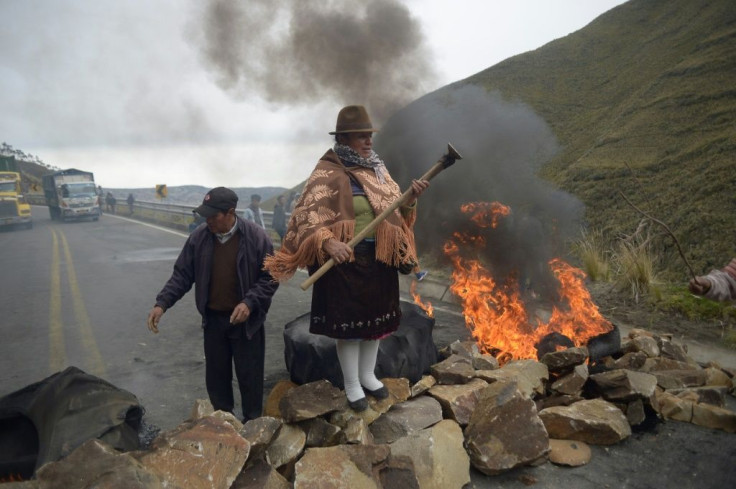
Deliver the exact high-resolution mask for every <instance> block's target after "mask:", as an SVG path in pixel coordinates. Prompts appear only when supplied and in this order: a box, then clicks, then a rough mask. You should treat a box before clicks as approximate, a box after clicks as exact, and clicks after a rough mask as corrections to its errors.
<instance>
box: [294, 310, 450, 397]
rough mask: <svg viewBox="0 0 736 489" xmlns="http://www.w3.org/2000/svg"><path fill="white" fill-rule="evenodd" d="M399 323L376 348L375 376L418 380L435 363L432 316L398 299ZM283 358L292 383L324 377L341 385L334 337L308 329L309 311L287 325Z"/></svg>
mask: <svg viewBox="0 0 736 489" xmlns="http://www.w3.org/2000/svg"><path fill="white" fill-rule="evenodd" d="M401 314H402V316H401V324H400V325H399V329H398V330H397V331H396V332H395V333H394V334H392V335H390V336H388V337H386V338H384V339H382V340H381V343H380V344H379V347H378V359H377V362H376V376H377V377H378V378H379V379H380V378H384V377H391V378H400V377H403V378H407V379H409V381H410V382H412V383H413V382H417V381H418V380H419V379H421V377H422V375H423V374H425V373H429V368H430V366H432V365H434V364H435V363H437V360H438V355H437V347H436V346H435V344H434V340H433V339H432V329H433V328H434V318H430V317H427V315H426V314H425V313H424V311H422V309H421V308H420V307H419V306H417V305H416V304H412V303H410V302H407V301H401ZM284 357H285V360H286V368H287V369H288V370H289V376H290V378H291V381H292V382H295V383H297V384H306V383H308V382H313V381H315V380H320V379H326V380H329V381H330V382H331V383H332V384H333V385H335V386H337V387H339V388H341V389H342V388H343V379H342V371H341V370H340V364H339V362H338V360H337V351H336V350H335V340H333V339H332V338H328V337H326V336H320V335H314V334H311V333H310V332H309V314H304V315H302V316H299V317H298V318H296V319H294V320H293V321H291V322H289V323H287V324H286V327H285V329H284Z"/></svg>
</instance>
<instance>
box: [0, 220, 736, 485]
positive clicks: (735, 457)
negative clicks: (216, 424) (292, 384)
mask: <svg viewBox="0 0 736 489" xmlns="http://www.w3.org/2000/svg"><path fill="white" fill-rule="evenodd" d="M33 216H34V227H33V229H30V230H17V231H11V232H0V249H2V253H0V270H2V273H0V290H1V291H2V293H0V311H1V312H2V314H1V315H0V317H1V319H0V333H1V338H2V340H1V341H0V371H1V372H3V374H2V376H1V377H0V396H3V395H5V394H8V393H10V392H13V391H15V390H17V389H21V388H23V387H25V386H26V385H28V384H31V383H33V382H37V381H39V380H42V379H44V378H46V377H47V376H49V375H51V374H52V373H55V372H57V371H59V370H61V369H63V368H64V367H66V366H70V365H73V366H76V367H78V368H80V369H82V370H84V371H86V372H88V373H91V374H94V375H97V376H99V377H102V378H104V379H105V380H107V381H109V382H110V383H112V384H114V385H116V386H117V387H119V388H122V389H125V390H128V391H130V392H132V393H133V394H135V395H136V396H137V397H138V399H139V400H140V402H141V404H142V405H143V406H144V407H145V409H146V416H145V419H146V421H147V422H148V423H150V424H152V425H155V426H158V427H160V428H161V429H163V430H167V429H170V428H173V427H175V426H177V425H178V424H179V423H180V422H181V421H183V420H184V419H186V418H187V417H188V416H189V413H190V411H191V407H192V405H193V403H194V401H195V399H198V398H207V393H206V390H205V387H204V356H203V351H202V337H201V334H202V333H201V328H200V318H199V315H198V313H197V312H196V309H195V307H194V302H193V294H192V293H189V294H187V295H186V296H185V297H184V298H183V299H182V300H181V301H180V302H179V303H178V304H177V305H176V306H175V307H173V308H171V309H170V310H169V311H167V312H166V314H165V315H164V317H163V319H162V321H161V324H160V325H159V330H160V333H159V334H158V335H154V334H152V333H150V332H149V331H148V329H147V327H146V325H145V321H146V317H147V315H148V311H149V310H150V308H151V306H152V305H153V301H154V298H155V296H156V294H157V292H158V291H159V290H160V288H161V287H162V286H163V284H164V282H165V281H166V279H167V278H168V277H169V275H170V273H171V269H172V265H173V262H174V260H175V258H176V256H177V254H178V252H179V250H180V248H181V246H182V245H183V244H184V241H185V239H186V235H185V234H183V233H180V232H177V231H171V230H166V229H163V228H159V227H156V226H151V225H147V224H145V223H141V222H137V221H133V220H129V219H126V218H122V217H117V216H110V215H104V216H102V218H101V219H100V220H99V221H98V222H74V223H57V222H52V221H51V220H50V219H49V218H48V211H47V210H46V209H45V208H43V207H34V208H33ZM302 277H304V276H297V277H296V278H295V279H294V280H292V281H291V282H289V283H287V284H284V285H282V286H281V287H280V288H279V290H278V292H277V293H276V295H275V296H274V301H273V306H272V308H271V311H270V313H269V316H268V320H267V323H266V332H267V336H266V349H267V351H266V382H265V384H266V385H265V387H266V391H267V392H268V390H269V389H270V388H271V387H272V386H273V385H274V384H275V383H276V382H277V381H279V380H281V379H286V378H288V372H287V371H286V368H285V365H284V358H283V337H282V331H283V326H284V325H285V324H286V323H287V322H289V321H291V320H292V319H294V318H296V317H298V316H300V315H301V314H303V313H305V312H307V311H308V309H309V300H310V293H309V292H304V291H302V290H301V289H300V288H299V286H298V284H299V283H300V282H301V278H302ZM404 292H407V291H404ZM405 298H407V299H408V296H405ZM434 305H435V306H436V308H437V310H436V325H435V330H434V333H433V335H434V339H435V343H436V344H437V346H439V347H442V346H444V345H446V344H448V343H450V342H451V341H454V340H455V339H466V338H468V333H467V331H466V329H465V327H464V325H463V321H462V318H461V316H460V315H459V314H458V309H457V307H456V306H454V305H453V304H448V303H442V302H440V303H437V302H435V303H434ZM731 358H733V357H731ZM236 398H237V396H236ZM734 404H735V403H734V400H733V399H731V400H730V407H731V409H734V407H735V406H734ZM236 412H239V406H236ZM592 449H593V459H592V461H591V462H590V464H588V465H586V466H583V467H578V468H574V469H570V468H560V467H557V466H554V465H552V464H549V463H547V464H544V465H542V466H540V467H525V468H520V469H517V470H514V471H511V472H508V473H505V474H502V475H500V476H494V477H489V476H485V475H483V474H481V473H479V472H477V471H474V470H472V471H471V476H472V486H473V487H475V488H490V487H498V488H519V489H521V488H525V487H527V486H529V485H532V486H533V487H539V488H553V489H555V488H556V489H562V488H564V489H570V488H591V489H592V488H595V489H600V488H607V487H611V488H614V487H615V488H632V489H633V488H637V489H638V488H641V489H645V488H658V487H680V488H722V487H734V485H736V463H734V462H736V435H733V434H728V433H724V432H720V431H715V430H708V429H704V428H700V427H697V426H693V425H689V424H686V423H678V422H666V423H656V424H655V425H654V426H652V427H650V428H649V429H647V430H645V431H642V432H639V433H635V434H634V436H632V437H631V438H629V439H627V440H625V441H624V442H622V443H620V444H619V445H616V446H613V447H592Z"/></svg>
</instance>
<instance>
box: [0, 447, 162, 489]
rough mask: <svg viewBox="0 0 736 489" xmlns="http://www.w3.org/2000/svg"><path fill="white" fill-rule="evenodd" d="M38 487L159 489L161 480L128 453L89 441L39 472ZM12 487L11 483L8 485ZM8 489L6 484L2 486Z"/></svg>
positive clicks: (37, 475) (43, 467)
mask: <svg viewBox="0 0 736 489" xmlns="http://www.w3.org/2000/svg"><path fill="white" fill-rule="evenodd" d="M35 477H36V481H37V483H38V485H39V487H63V488H64V489H85V488H88V487H100V488H105V489H128V488H129V489H159V488H161V487H162V482H161V479H160V478H159V477H158V476H156V475H154V474H153V473H152V472H150V471H149V470H147V469H146V467H144V465H143V464H141V463H140V462H139V461H138V460H136V459H135V458H133V457H132V456H130V455H129V454H127V453H120V452H118V451H117V450H115V449H114V448H113V447H111V446H110V445H108V444H107V443H105V442H103V441H101V440H97V439H92V440H89V441H87V442H85V443H83V444H82V445H80V446H79V447H77V448H76V449H75V450H74V451H73V452H71V453H70V454H69V455H67V456H66V457H65V458H63V459H61V460H59V461H57V462H49V463H46V464H44V465H43V466H41V468H39V469H38V470H37V471H36V475H35ZM8 486H12V484H8ZM3 487H5V484H3Z"/></svg>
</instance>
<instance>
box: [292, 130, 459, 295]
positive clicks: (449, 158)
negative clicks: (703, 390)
mask: <svg viewBox="0 0 736 489" xmlns="http://www.w3.org/2000/svg"><path fill="white" fill-rule="evenodd" d="M462 159H463V157H462V156H460V153H458V152H457V150H456V149H455V148H453V147H452V144H450V143H447V153H445V154H444V155H442V157H441V158H440V159H439V160H437V163H435V164H434V166H433V167H432V168H430V169H429V171H427V173H425V174H424V175H422V176H421V177H419V178H418V179H417V180H427V181H429V180H432V179H433V178H434V177H435V176H437V174H438V173H439V172H441V171H442V170H444V169H445V168H448V167H450V166H452V165H453V164H454V163H455V161H457V160H462ZM411 193H412V190H411V188H410V189H408V190H407V191H406V192H404V193H403V194H401V197H399V198H398V199H396V200H395V201H394V202H393V203H392V204H391V205H390V206H388V207H387V208H386V209H384V211H383V212H381V213H380V214H379V215H378V216H376V217H375V219H373V220H372V221H371V222H370V223H368V225H367V226H366V227H364V228H363V230H361V231H360V232H359V233H358V234H356V235H355V236H354V237H353V239H351V240H350V241H348V246H350V248H353V247H355V245H356V244H357V243H360V242H361V241H362V240H363V238H365V237H366V236H368V235H369V234H370V233H371V232H373V230H374V229H376V227H378V225H379V224H381V222H383V221H384V220H385V219H386V218H387V217H388V216H389V215H390V214H391V213H392V212H393V211H395V210H396V209H398V208H399V206H401V205H403V204H404V203H405V202H406V201H407V200H409V197H410V196H411ZM334 265H335V260H333V259H332V258H330V259H329V260H327V261H326V262H325V264H324V265H322V266H321V267H320V268H319V269H318V270H317V271H316V272H314V273H313V274H312V275H310V277H309V278H308V279H306V280H305V281H304V282H302V284H301V285H300V287H301V288H302V290H307V289H308V288H309V287H311V286H312V284H314V283H315V282H316V281H317V280H319V278H320V277H321V276H322V275H324V274H325V273H327V271H328V270H329V269H330V268H332V267H333V266H334Z"/></svg>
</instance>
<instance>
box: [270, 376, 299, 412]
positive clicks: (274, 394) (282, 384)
mask: <svg viewBox="0 0 736 489" xmlns="http://www.w3.org/2000/svg"><path fill="white" fill-rule="evenodd" d="M295 387H298V385H297V384H295V383H294V382H292V381H290V380H280V381H278V382H277V383H276V385H274V386H273V389H271V392H269V393H268V397H267V398H266V403H265V406H264V408H263V415H264V416H270V417H273V418H280V417H281V409H280V408H279V403H281V398H282V397H284V395H286V393H287V392H288V391H290V390H291V389H294V388H295Z"/></svg>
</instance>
